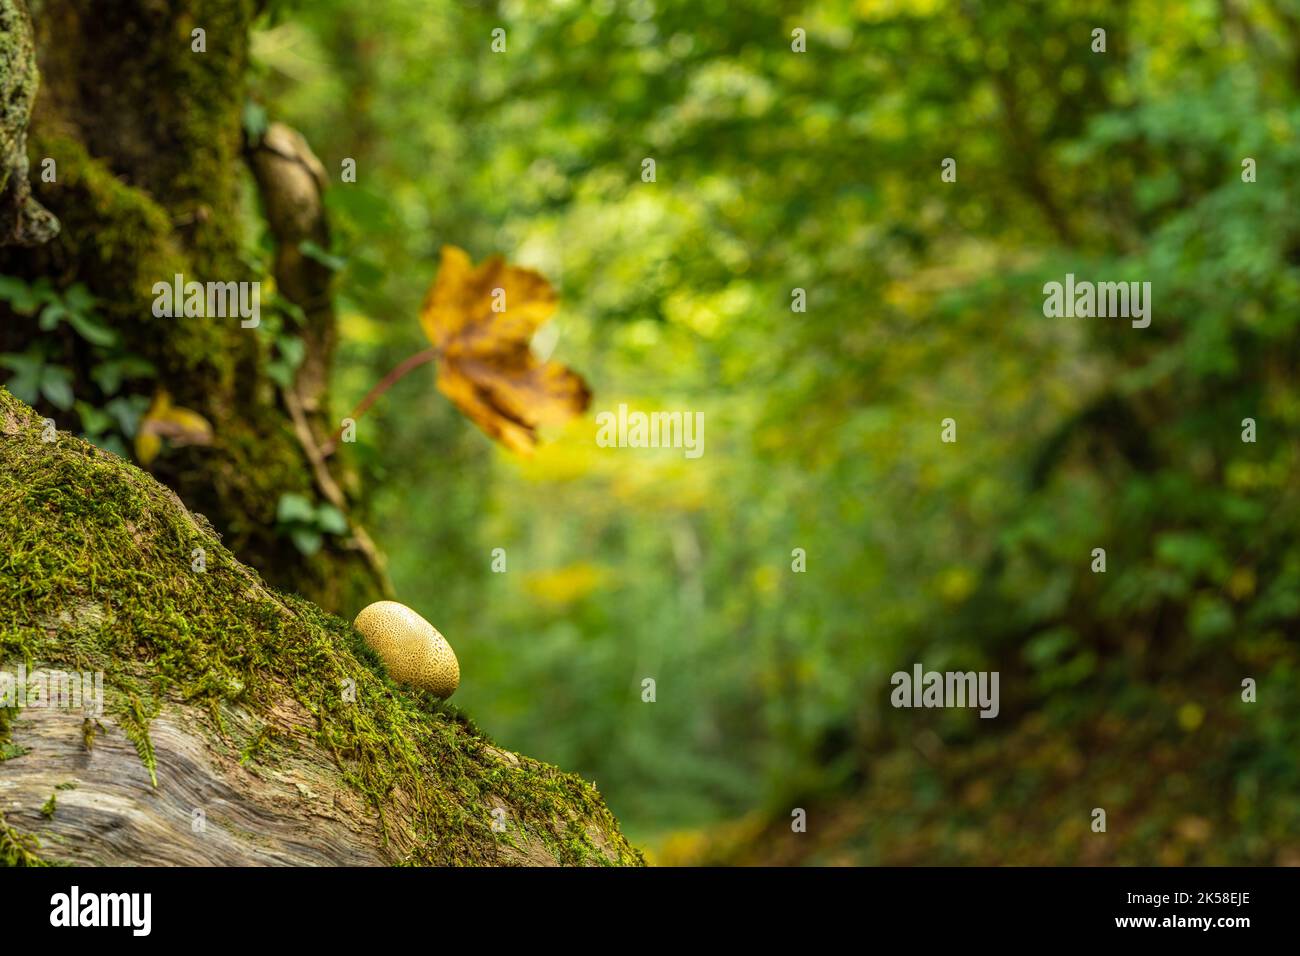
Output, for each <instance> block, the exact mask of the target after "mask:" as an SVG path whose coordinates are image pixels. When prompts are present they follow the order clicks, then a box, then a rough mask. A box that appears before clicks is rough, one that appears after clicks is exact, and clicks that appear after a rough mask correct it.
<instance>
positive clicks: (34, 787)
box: [0, 389, 642, 865]
mask: <svg viewBox="0 0 1300 956" xmlns="http://www.w3.org/2000/svg"><path fill="white" fill-rule="evenodd" d="M0 674H3V675H5V676H4V679H0V864H4V863H9V864H40V863H72V864H83V865H130V864H150V865H196V864H212V865H259V864H285V865H370V864H373V865H390V864H416V865H430V864H432V865H438V864H489V865H490V864H505V865H510V864H525V865H530V864H536V865H570V864H600V865H603V864H639V863H641V862H642V860H641V856H640V854H639V853H638V852H637V851H636V850H635V849H634V848H633V847H632V846H631V845H630V844H629V843H628V842H627V840H626V839H625V838H624V837H623V835H622V834H621V832H620V831H619V828H618V823H617V821H616V820H615V819H614V817H613V815H612V814H611V813H610V811H609V810H608V809H607V808H606V806H605V804H604V801H603V800H602V799H601V797H600V795H599V794H598V793H597V792H596V789H595V787H594V786H592V785H591V784H589V783H587V782H586V781H584V780H582V779H581V778H579V777H578V776H576V775H573V774H566V773H562V772H561V771H559V770H557V769H555V768H553V767H549V766H547V765H545V764H543V763H540V762H538V761H536V760H532V759H529V758H527V757H521V756H517V755H515V754H512V753H510V752H508V751H505V750H502V749H500V748H498V747H497V746H495V745H494V744H493V743H492V742H491V741H490V740H488V739H487V738H486V737H485V735H483V734H482V733H481V732H480V731H479V730H478V729H477V728H476V727H475V726H474V724H473V722H472V721H471V720H469V719H468V718H467V717H466V716H464V715H463V714H461V713H460V712H459V711H457V710H456V709H455V708H454V707H453V706H451V705H449V704H446V703H444V702H440V701H438V700H437V699H436V698H433V697H431V696H428V695H424V694H420V693H412V692H410V691H408V690H405V689H400V688H398V687H397V685H395V684H393V683H392V682H391V681H390V680H389V679H388V677H387V675H386V674H385V673H384V671H383V666H382V664H381V663H380V662H379V661H378V659H377V658H376V657H375V656H374V655H373V654H372V653H371V652H370V651H369V649H368V648H366V647H365V645H364V643H363V642H362V640H361V638H360V636H359V635H358V634H357V633H356V632H355V631H354V630H353V629H352V628H351V627H350V626H349V625H348V624H347V623H346V622H344V621H342V620H340V619H338V618H336V617H333V616H331V615H329V614H326V613H325V612H323V611H321V610H320V609H319V608H317V607H316V606H314V605H312V604H311V603H310V602H307V601H305V600H302V599H301V598H297V597H294V596H292V595H288V594H281V593H277V592H276V591H274V590H272V589H270V588H268V587H267V586H266V585H264V584H263V583H262V581H261V579H260V578H259V577H258V575H257V573H256V572H254V571H252V570H251V569H249V568H248V567H246V566H244V565H243V564H241V563H240V562H239V561H238V560H236V559H235V557H234V556H233V555H232V554H231V553H230V552H229V551H228V550H227V549H226V548H225V547H223V546H222V544H221V542H220V540H219V538H218V536H217V534H216V533H215V532H214V531H213V529H212V527H211V526H210V525H209V524H208V522H207V521H206V520H205V519H204V518H203V517H202V516H201V515H197V514H192V513H191V512H190V511H189V510H187V509H186V508H185V506H184V505H183V504H182V502H181V501H180V499H179V498H178V497H177V496H176V495H175V494H174V493H173V492H172V491H171V490H169V489H168V488H166V487H165V486H163V485H161V484H160V483H158V482H157V481H155V480H154V479H153V478H152V477H150V476H149V475H148V474H146V473H145V472H143V471H141V470H139V469H138V468H136V467H134V466H133V465H131V464H129V463H127V462H125V461H123V460H122V459H120V458H118V457H117V456H115V455H113V454H111V453H109V452H106V451H102V450H100V449H97V448H95V447H94V446H92V445H89V444H88V443H86V442H84V441H81V440H80V439H78V438H75V437H72V436H70V435H68V434H66V433H63V432H57V431H55V430H54V428H53V425H52V423H49V422H47V421H46V420H43V419H41V418H40V417H39V416H37V415H36V413H35V412H34V411H32V409H30V408H29V407H27V406H26V405H24V404H23V403H22V402H19V401H18V400H17V399H15V398H13V397H12V396H11V395H10V394H9V393H8V392H7V391H5V390H3V389H0ZM81 675H85V679H84V680H82V679H80V678H81ZM20 677H21V682H20V681H19V678H20ZM73 677H76V678H78V679H77V680H76V681H73V680H72V678H73ZM96 681H99V682H100V685H99V686H101V687H102V692H99V693H97V692H96V691H95V690H94V687H95V686H96ZM20 683H21V687H20ZM70 688H71V689H75V690H76V691H77V694H76V695H75V699H74V696H73V695H71V694H69V689H70ZM20 690H21V691H22V697H21V699H20V697H19V696H18V693H19V691H20ZM96 698H98V699H96Z"/></svg>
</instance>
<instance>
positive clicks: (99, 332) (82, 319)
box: [68, 312, 117, 346]
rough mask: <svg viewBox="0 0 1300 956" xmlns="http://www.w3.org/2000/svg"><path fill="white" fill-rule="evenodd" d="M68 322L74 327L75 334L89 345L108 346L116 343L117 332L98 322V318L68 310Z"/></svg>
mask: <svg viewBox="0 0 1300 956" xmlns="http://www.w3.org/2000/svg"><path fill="white" fill-rule="evenodd" d="M68 324H69V325H71V326H72V327H73V328H74V329H76V330H77V334H78V335H80V336H81V337H82V338H83V339H85V340H86V341H87V342H89V343H90V344H91V345H101V346H109V345H115V344H116V343H117V333H116V332H114V331H113V330H112V329H110V328H109V327H108V326H106V325H102V324H100V322H99V320H98V319H95V318H92V317H91V316H89V315H79V314H78V313H76V312H69V313H68Z"/></svg>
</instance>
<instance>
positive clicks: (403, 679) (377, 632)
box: [352, 601, 460, 697]
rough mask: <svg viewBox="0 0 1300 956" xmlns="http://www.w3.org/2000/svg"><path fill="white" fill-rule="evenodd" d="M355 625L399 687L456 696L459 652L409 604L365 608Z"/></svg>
mask: <svg viewBox="0 0 1300 956" xmlns="http://www.w3.org/2000/svg"><path fill="white" fill-rule="evenodd" d="M352 626H353V627H355V628H356V629H357V630H358V631H360V632H361V636H362V637H363V638H365V641H366V645H367V646H368V647H369V648H370V649H371V650H372V651H374V652H375V653H376V654H378V655H379V659H380V660H381V661H383V662H384V666H385V667H387V668H388V673H389V675H390V676H391V677H392V678H393V680H395V681H397V682H398V683H399V684H410V685H411V686H412V687H419V688H420V689H422V690H427V691H429V692H431V693H433V694H436V695H437V696H439V697H450V696H451V695H452V694H454V693H456V688H457V687H459V686H460V664H459V663H458V662H457V660H456V652H455V651H453V650H452V649H451V645H450V644H448V643H447V639H446V638H445V637H443V636H442V635H441V634H439V633H438V629H437V628H436V627H434V626H433V625H432V624H430V623H429V622H428V621H426V620H425V619H424V618H422V617H420V615H418V614H416V613H415V612H414V611H412V610H411V609H410V608H409V607H407V606H406V605H405V604H398V603H397V602H396V601H376V602H375V603H374V604H370V605H367V606H366V607H364V608H362V609H361V613H360V614H358V615H357V619H356V620H355V621H353V622H352Z"/></svg>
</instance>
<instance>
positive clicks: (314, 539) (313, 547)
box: [289, 525, 322, 557]
mask: <svg viewBox="0 0 1300 956" xmlns="http://www.w3.org/2000/svg"><path fill="white" fill-rule="evenodd" d="M289 537H290V538H291V539H292V540H293V543H294V546H295V547H297V549H298V550H299V551H301V552H302V553H303V554H305V555H307V556H308V557H311V556H312V555H313V554H315V553H316V552H317V551H319V550H320V546H321V540H322V539H321V534H320V532H319V531H316V530H314V529H312V528H308V527H304V526H303V525H296V526H294V527H293V528H292V529H290V531H289Z"/></svg>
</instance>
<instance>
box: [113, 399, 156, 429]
mask: <svg viewBox="0 0 1300 956" xmlns="http://www.w3.org/2000/svg"><path fill="white" fill-rule="evenodd" d="M148 408H149V398H148V396H146V395H119V396H118V397H117V398H114V399H113V400H111V401H109V402H106V403H105V404H104V411H106V412H108V413H109V414H110V415H112V416H113V418H114V420H116V421H117V427H118V428H119V429H121V432H122V434H123V435H125V436H126V437H127V438H134V437H135V433H136V431H137V430H138V429H139V428H140V419H141V417H142V416H143V415H144V413H145V412H146V411H147V410H148Z"/></svg>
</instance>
